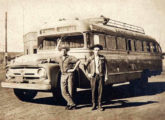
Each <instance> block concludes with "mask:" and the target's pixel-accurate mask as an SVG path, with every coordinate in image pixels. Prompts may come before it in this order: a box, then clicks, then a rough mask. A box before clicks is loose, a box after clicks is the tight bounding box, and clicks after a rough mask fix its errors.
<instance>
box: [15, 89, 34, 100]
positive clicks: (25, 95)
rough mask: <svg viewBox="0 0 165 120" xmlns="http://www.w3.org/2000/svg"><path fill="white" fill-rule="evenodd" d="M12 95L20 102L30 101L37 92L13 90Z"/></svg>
mask: <svg viewBox="0 0 165 120" xmlns="http://www.w3.org/2000/svg"><path fill="white" fill-rule="evenodd" d="M14 94H15V96H16V97H17V98H18V99H19V100H21V101H31V100H33V98H34V97H35V96H36V95H37V91H34V90H24V89H14Z"/></svg>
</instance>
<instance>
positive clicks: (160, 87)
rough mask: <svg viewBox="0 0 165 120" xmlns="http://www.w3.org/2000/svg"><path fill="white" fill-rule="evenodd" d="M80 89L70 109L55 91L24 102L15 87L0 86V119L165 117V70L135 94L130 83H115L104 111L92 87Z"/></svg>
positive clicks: (135, 119)
mask: <svg viewBox="0 0 165 120" xmlns="http://www.w3.org/2000/svg"><path fill="white" fill-rule="evenodd" d="M1 81H2V80H1ZM78 91H79V92H78V101H77V103H78V109H76V110H72V111H67V110H65V106H64V104H57V103H55V102H54V99H53V97H52V94H51V93H43V92H39V93H38V95H37V96H36V97H35V99H34V100H33V101H31V102H22V101H20V100H18V99H17V98H16V97H15V95H14V94H13V90H12V89H6V88H5V89H4V88H1V87H0V120H164V119H165V72H163V73H162V74H161V75H159V76H155V77H151V78H149V84H148V86H147V91H145V93H141V94H137V95H135V96H132V95H131V92H130V89H129V86H128V84H123V85H115V86H114V88H113V90H111V91H110V92H109V93H108V97H107V99H106V101H104V102H103V107H104V109H105V110H104V111H102V112H101V111H97V110H95V111H91V102H90V99H91V94H90V90H82V89H81V90H80V89H79V90H78ZM106 92H107V91H106Z"/></svg>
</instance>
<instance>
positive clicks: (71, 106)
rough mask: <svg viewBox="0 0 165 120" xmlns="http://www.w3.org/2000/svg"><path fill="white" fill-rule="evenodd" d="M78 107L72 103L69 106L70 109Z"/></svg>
mask: <svg viewBox="0 0 165 120" xmlns="http://www.w3.org/2000/svg"><path fill="white" fill-rule="evenodd" d="M75 109H76V105H70V106H69V107H68V110H75Z"/></svg>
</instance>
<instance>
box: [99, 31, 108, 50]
mask: <svg viewBox="0 0 165 120" xmlns="http://www.w3.org/2000/svg"><path fill="white" fill-rule="evenodd" d="M99 44H100V45H102V46H103V48H106V43H105V35H103V34H100V35H99Z"/></svg>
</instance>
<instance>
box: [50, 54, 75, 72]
mask: <svg viewBox="0 0 165 120" xmlns="http://www.w3.org/2000/svg"><path fill="white" fill-rule="evenodd" d="M52 60H53V61H55V62H57V63H59V66H60V69H61V73H67V70H69V69H72V68H73V64H75V63H76V62H77V61H78V59H77V58H76V57H74V56H69V55H67V56H60V57H56V58H53V59H52Z"/></svg>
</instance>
